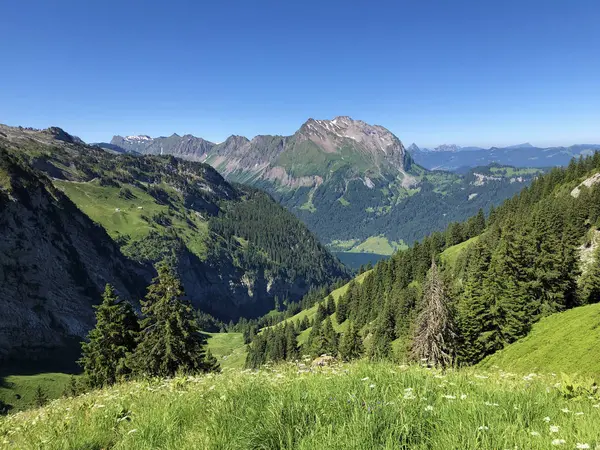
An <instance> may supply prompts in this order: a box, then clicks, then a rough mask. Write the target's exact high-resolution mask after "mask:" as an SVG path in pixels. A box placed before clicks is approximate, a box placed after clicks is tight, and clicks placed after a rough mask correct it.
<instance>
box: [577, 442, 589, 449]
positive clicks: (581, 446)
mask: <svg viewBox="0 0 600 450" xmlns="http://www.w3.org/2000/svg"><path fill="white" fill-rule="evenodd" d="M575 448H580V449H586V448H590V444H580V443H577V445H576V446H575Z"/></svg>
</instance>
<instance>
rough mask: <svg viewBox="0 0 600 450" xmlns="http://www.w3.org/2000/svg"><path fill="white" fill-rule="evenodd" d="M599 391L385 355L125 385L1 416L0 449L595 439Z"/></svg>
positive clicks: (487, 445) (543, 443)
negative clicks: (402, 361) (385, 359)
mask: <svg viewBox="0 0 600 450" xmlns="http://www.w3.org/2000/svg"><path fill="white" fill-rule="evenodd" d="M599 423H600V398H599V397H598V392H597V391H594V390H593V389H588V388H587V387H586V386H582V387H580V388H578V389H576V390H575V391H570V390H569V389H568V386H567V384H566V382H565V381H564V380H563V379H561V378H560V377H559V376H552V375H547V376H541V375H536V374H528V375H525V376H523V375H516V374H511V373H506V372H497V371H496V372H494V371H492V372H480V371H470V370H469V371H458V372H452V371H449V372H446V373H442V372H439V371H435V370H430V369H425V368H419V367H409V366H399V365H394V364H391V363H380V364H373V363H364V362H358V363H352V364H343V365H335V366H331V367H325V368H317V369H311V368H309V367H306V366H304V365H302V364H286V365H282V366H276V367H266V368H265V369H263V370H260V371H257V372H250V371H238V370H232V371H225V373H223V374H219V375H206V376H198V377H185V376H181V377H177V378H174V379H169V380H160V379H156V380H148V381H137V382H130V383H124V384H120V385H116V386H113V387H111V388H107V389H103V390H98V391H93V392H90V393H87V394H84V395H81V396H78V397H76V398H63V399H59V400H55V401H53V402H51V403H50V404H49V405H47V406H46V407H44V408H41V409H33V410H29V411H25V412H20V413H17V414H13V415H9V416H7V417H4V418H0V448H18V449H108V448H111V449H133V450H135V449H151V448H160V449H276V448H285V449H365V450H367V449H373V448H384V449H398V448H406V449H508V448H510V449H514V448H519V449H546V448H554V446H558V447H563V448H591V449H595V448H600V427H599V426H598V424H599Z"/></svg>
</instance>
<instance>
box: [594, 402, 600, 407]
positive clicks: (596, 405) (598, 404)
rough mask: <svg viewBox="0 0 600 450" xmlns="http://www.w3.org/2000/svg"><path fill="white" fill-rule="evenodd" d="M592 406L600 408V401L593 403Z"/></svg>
mask: <svg viewBox="0 0 600 450" xmlns="http://www.w3.org/2000/svg"><path fill="white" fill-rule="evenodd" d="M592 408H600V403H597V404H595V405H592Z"/></svg>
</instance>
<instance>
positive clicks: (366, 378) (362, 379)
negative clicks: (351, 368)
mask: <svg viewBox="0 0 600 450" xmlns="http://www.w3.org/2000/svg"><path fill="white" fill-rule="evenodd" d="M368 379H369V377H364V378H361V379H360V381H367V380H368Z"/></svg>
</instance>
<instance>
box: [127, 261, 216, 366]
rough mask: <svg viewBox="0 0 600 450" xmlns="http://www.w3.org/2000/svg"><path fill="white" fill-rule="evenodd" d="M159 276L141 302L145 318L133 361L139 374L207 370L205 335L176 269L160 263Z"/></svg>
mask: <svg viewBox="0 0 600 450" xmlns="http://www.w3.org/2000/svg"><path fill="white" fill-rule="evenodd" d="M157 269H158V276H157V277H156V278H155V279H154V280H153V281H152V284H151V285H150V287H149V288H148V293H147V294H146V298H145V300H143V301H142V302H141V303H142V313H143V315H144V319H143V320H142V323H141V328H142V330H141V332H140V340H139V344H138V346H137V348H136V350H135V352H134V353H133V355H132V358H131V361H132V365H133V366H134V368H135V370H136V372H137V373H139V374H147V375H151V376H160V377H169V376H173V375H175V373H176V372H177V371H180V370H181V371H186V372H198V371H205V370H206V367H205V353H204V344H205V340H206V339H205V338H204V336H203V335H202V334H201V333H200V328H199V327H198V323H197V320H196V316H195V314H194V310H193V308H192V306H191V305H190V303H189V302H188V301H186V300H183V298H182V297H183V296H184V291H183V287H182V286H181V283H180V281H179V279H178V278H177V277H176V275H175V274H174V272H173V270H172V269H171V268H170V267H169V266H168V265H166V264H160V265H159V266H158V268H157Z"/></svg>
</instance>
